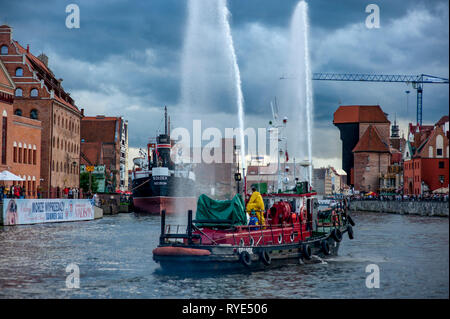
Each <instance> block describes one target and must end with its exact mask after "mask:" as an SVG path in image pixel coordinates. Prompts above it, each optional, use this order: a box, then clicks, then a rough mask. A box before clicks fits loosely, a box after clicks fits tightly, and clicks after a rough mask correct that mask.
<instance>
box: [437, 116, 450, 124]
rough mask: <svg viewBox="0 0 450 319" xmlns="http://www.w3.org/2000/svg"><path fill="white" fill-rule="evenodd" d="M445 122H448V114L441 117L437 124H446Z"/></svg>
mask: <svg viewBox="0 0 450 319" xmlns="http://www.w3.org/2000/svg"><path fill="white" fill-rule="evenodd" d="M445 122H448V115H444V116H443V117H441V119H440V120H439V121H437V123H436V125H438V126H441V125H444V123H445Z"/></svg>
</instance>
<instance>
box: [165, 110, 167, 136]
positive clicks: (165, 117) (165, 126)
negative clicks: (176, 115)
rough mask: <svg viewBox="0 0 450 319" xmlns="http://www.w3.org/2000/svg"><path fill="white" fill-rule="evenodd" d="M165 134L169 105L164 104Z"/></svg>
mask: <svg viewBox="0 0 450 319" xmlns="http://www.w3.org/2000/svg"><path fill="white" fill-rule="evenodd" d="M164 134H166V135H167V106H164Z"/></svg>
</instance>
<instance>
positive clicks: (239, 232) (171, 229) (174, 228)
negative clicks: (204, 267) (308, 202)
mask: <svg viewBox="0 0 450 319" xmlns="http://www.w3.org/2000/svg"><path fill="white" fill-rule="evenodd" d="M335 216H337V218H335V217H333V215H331V216H330V218H329V219H330V222H324V221H322V222H321V223H320V224H318V223H317V220H316V221H315V223H316V225H315V227H314V226H313V225H312V222H310V221H307V220H303V219H301V218H300V227H299V232H300V240H299V241H298V242H299V243H301V242H303V241H305V240H312V239H317V238H320V237H326V236H328V235H329V234H330V233H331V231H332V229H336V228H340V227H342V226H344V225H345V224H346V223H347V221H346V220H344V219H343V215H342V214H341V213H339V212H338V214H337V215H335ZM161 217H162V218H161V236H160V243H161V244H164V243H167V242H168V241H170V240H172V241H175V242H181V243H184V242H185V241H186V240H187V243H188V244H193V243H194V240H195V241H196V242H197V241H200V243H201V241H202V236H204V237H205V238H207V239H208V240H209V241H210V242H211V243H212V244H214V245H219V244H220V242H223V241H224V240H226V239H227V238H229V237H230V233H228V234H224V236H223V237H219V238H212V237H211V236H210V235H208V233H207V232H205V231H203V230H202V227H200V226H197V225H196V224H198V225H202V224H207V222H208V221H207V220H192V211H191V210H190V211H188V224H187V225H166V224H165V211H163V212H162V216H161ZM210 222H211V221H210ZM214 222H215V224H219V225H220V224H222V225H223V229H230V228H232V229H234V230H235V231H233V232H231V236H232V239H233V243H234V245H241V244H242V242H241V239H243V235H246V236H248V238H247V240H248V241H249V242H251V241H252V240H254V239H253V237H254V235H255V234H256V231H260V233H261V237H260V238H259V240H258V242H256V243H254V244H255V246H259V245H260V242H261V241H262V243H264V242H265V241H264V240H263V238H264V237H265V236H269V237H271V239H272V243H275V242H276V240H275V239H276V236H279V234H278V233H279V230H280V229H281V237H282V238H283V239H284V238H285V235H286V234H285V232H288V233H289V234H292V233H293V230H294V229H295V226H296V225H298V224H297V223H293V222H292V223H281V224H270V223H269V224H265V225H240V226H232V225H231V224H230V221H227V220H221V221H214ZM305 224H306V230H304V229H303V228H304V227H303V225H305ZM228 226H229V227H228ZM227 227H228V228H227ZM290 229H291V231H289V230H290ZM274 230H276V231H277V232H278V233H277V235H274ZM193 231H197V232H198V233H195V234H193ZM304 231H306V232H308V234H304ZM258 233H259V232H258ZM304 235H305V236H304Z"/></svg>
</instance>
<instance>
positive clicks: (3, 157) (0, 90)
mask: <svg viewBox="0 0 450 319" xmlns="http://www.w3.org/2000/svg"><path fill="white" fill-rule="evenodd" d="M15 88H16V87H15V84H14V81H13V80H12V78H11V77H10V76H9V74H8V71H7V69H6V67H5V65H4V64H3V62H1V60H0V114H2V120H1V121H0V132H1V138H0V170H1V171H3V170H8V171H10V172H11V173H13V174H15V175H17V176H20V177H21V178H23V179H24V181H17V182H12V181H11V182H5V183H4V184H5V185H9V186H10V185H13V184H14V185H20V186H22V187H23V188H24V189H25V191H26V193H25V194H26V196H27V197H36V194H37V188H38V187H39V185H40V164H41V150H40V148H41V121H39V120H34V119H29V118H25V117H22V116H17V115H14V112H13V103H14V101H13V100H14V91H15Z"/></svg>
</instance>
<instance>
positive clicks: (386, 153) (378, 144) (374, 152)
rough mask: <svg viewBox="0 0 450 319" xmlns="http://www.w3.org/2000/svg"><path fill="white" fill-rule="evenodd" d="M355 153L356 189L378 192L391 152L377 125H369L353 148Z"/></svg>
mask: <svg viewBox="0 0 450 319" xmlns="http://www.w3.org/2000/svg"><path fill="white" fill-rule="evenodd" d="M353 154H354V187H355V189H357V190H359V191H363V192H370V191H374V192H378V191H379V188H380V184H379V176H380V174H381V173H385V172H387V171H388V167H389V165H390V161H391V153H390V150H389V146H388V144H386V142H385V141H383V140H382V138H381V134H380V133H379V131H378V129H377V128H376V126H373V125H369V127H368V128H367V129H366V131H365V132H364V135H363V136H362V137H361V138H360V139H359V141H358V143H357V144H356V146H355V148H354V149H353Z"/></svg>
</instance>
